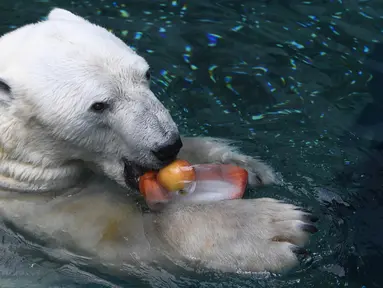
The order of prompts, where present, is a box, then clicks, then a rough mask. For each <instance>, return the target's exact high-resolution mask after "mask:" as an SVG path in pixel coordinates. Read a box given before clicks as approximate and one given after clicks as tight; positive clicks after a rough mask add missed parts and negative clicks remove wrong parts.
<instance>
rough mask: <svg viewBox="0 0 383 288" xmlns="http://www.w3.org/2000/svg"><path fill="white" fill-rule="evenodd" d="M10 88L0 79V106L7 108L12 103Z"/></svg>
mask: <svg viewBox="0 0 383 288" xmlns="http://www.w3.org/2000/svg"><path fill="white" fill-rule="evenodd" d="M12 99H13V97H12V91H11V87H10V86H9V85H8V84H7V82H5V81H4V80H3V79H1V78H0V105H3V106H8V105H10V103H11V101H12Z"/></svg>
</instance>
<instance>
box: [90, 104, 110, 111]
mask: <svg viewBox="0 0 383 288" xmlns="http://www.w3.org/2000/svg"><path fill="white" fill-rule="evenodd" d="M108 106H109V105H108V104H107V103H104V102H96V103H94V104H93V105H92V107H91V109H92V111H94V112H103V111H104V110H105V109H107V108H108Z"/></svg>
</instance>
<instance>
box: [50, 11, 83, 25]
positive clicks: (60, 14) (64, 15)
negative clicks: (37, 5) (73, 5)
mask: <svg viewBox="0 0 383 288" xmlns="http://www.w3.org/2000/svg"><path fill="white" fill-rule="evenodd" d="M47 18H48V21H49V20H65V21H76V22H86V20H85V19H84V18H82V17H80V16H77V15H75V14H73V13H71V12H69V11H68V10H65V9H61V8H54V9H53V10H52V11H51V12H50V13H49V14H48V17H47Z"/></svg>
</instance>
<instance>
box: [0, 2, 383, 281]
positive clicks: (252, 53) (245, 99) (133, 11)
mask: <svg viewBox="0 0 383 288" xmlns="http://www.w3.org/2000/svg"><path fill="white" fill-rule="evenodd" d="M123 3H125V4H123ZM55 6H56V7H61V8H66V9H69V10H71V11H72V12H75V13H78V14H80V15H81V16H84V17H87V18H89V20H91V21H92V22H95V23H98V24H100V25H102V26H105V27H107V28H109V29H110V30H112V31H113V32H114V33H115V34H116V35H117V36H119V37H120V38H122V39H123V40H124V41H125V42H126V43H128V44H129V45H131V46H133V47H135V48H136V49H137V51H138V53H140V54H141V55H143V56H144V57H145V58H146V59H147V60H148V62H149V63H150V65H151V67H152V69H153V76H154V77H153V78H154V79H153V82H154V83H153V89H154V91H155V92H156V94H157V95H158V97H159V98H160V99H161V100H162V101H163V102H164V104H165V105H166V106H167V107H168V108H169V109H170V110H171V112H172V114H173V116H174V119H175V121H176V122H177V123H178V124H179V126H180V130H181V131H182V133H183V134H187V135H208V136H216V137H225V138H230V139H234V140H239V141H240V142H239V145H240V147H241V149H242V151H244V152H245V153H248V154H251V155H259V156H260V157H262V158H263V159H265V160H266V162H268V163H270V164H271V165H272V166H273V167H274V168H275V169H276V170H277V171H278V172H279V173H281V175H282V176H283V178H284V181H285V182H284V185H282V186H280V187H267V188H263V189H260V190H259V191H253V190H250V191H248V194H247V197H261V196H268V197H275V198H279V199H284V200H286V201H291V202H293V203H296V204H299V205H303V206H306V207H308V208H310V209H312V210H313V211H314V212H315V213H316V214H317V215H318V216H320V218H321V221H320V223H319V225H318V228H319V229H320V232H319V233H317V234H316V235H315V236H314V237H312V241H311V244H310V245H309V247H308V248H309V250H310V251H311V253H312V254H311V261H310V262H308V263H304V264H303V265H302V266H301V267H299V268H298V270H296V271H293V272H292V273H290V274H289V275H286V276H275V275H268V276H266V277H265V275H259V276H251V277H250V276H243V275H242V276H239V275H220V274H218V273H217V274H216V273H210V274H195V273H191V272H182V273H180V275H171V274H169V273H168V272H166V271H162V270H158V271H157V273H156V274H154V275H147V274H146V272H147V271H138V276H137V277H132V279H128V280H126V281H122V280H120V279H114V278H111V277H108V276H105V275H101V274H100V273H96V272H94V271H81V270H79V269H77V268H75V267H73V266H68V265H66V264H62V263H59V262H56V261H50V260H49V259H46V258H45V256H44V255H41V254H40V253H39V252H38V251H33V250H32V249H30V248H29V246H28V243H24V242H23V240H21V239H19V238H18V237H16V236H14V235H13V234H12V233H11V232H9V231H2V237H3V238H2V244H1V245H0V255H1V257H0V286H1V287H120V286H121V287H213V285H217V287H305V288H306V287H362V286H363V285H365V286H366V287H367V288H370V287H383V278H382V277H381V276H380V272H381V271H383V270H382V269H381V268H379V266H380V265H381V262H382V260H383V232H381V231H380V228H378V227H380V225H381V223H382V222H383V194H382V193H383V189H382V183H383V176H382V167H383V153H382V152H381V151H382V147H383V144H382V143H383V137H382V132H383V98H382V95H381V90H380V87H381V83H383V82H382V81H383V74H382V73H383V48H382V46H381V44H380V43H381V42H382V40H383V34H382V32H383V1H379V0H375V1H374V0H371V1H368V0H364V1H363V0H359V1H357V0H347V1H346V0H344V1H341V0H338V1H335V0H334V1H324V0H323V1H294V0H292V1H287V0H280V1H272V0H269V1H266V0H264V1H260V0H259V1H236V0H231V1H229V0H221V1H219V0H216V1H208V0H195V1H155V0H153V1H149V0H146V1H143V0H140V1H137V0H136V1H125V2H124V1H118V2H112V1H99V0H97V1H47V0H45V1H44V0H40V1H16V2H12V1H2V2H1V3H0V8H1V9H0V19H1V21H0V25H1V26H0V29H1V32H2V33H5V32H7V31H10V30H12V29H14V28H16V27H19V26H21V25H23V24H26V23H29V22H34V21H36V20H40V19H42V17H44V16H45V15H46V14H47V13H48V11H49V10H50V9H51V8H52V7H55ZM0 65H1V63H0ZM380 80H382V81H380Z"/></svg>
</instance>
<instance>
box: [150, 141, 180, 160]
mask: <svg viewBox="0 0 383 288" xmlns="http://www.w3.org/2000/svg"><path fill="white" fill-rule="evenodd" d="M181 148H182V141H181V138H180V137H179V136H178V137H177V138H175V139H172V140H170V141H168V142H166V143H165V144H163V145H162V146H160V147H159V148H158V149H156V150H153V151H152V152H153V154H154V156H156V157H157V159H158V160H160V161H162V162H171V161H173V160H175V158H176V157H177V155H178V152H180V150H181Z"/></svg>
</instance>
